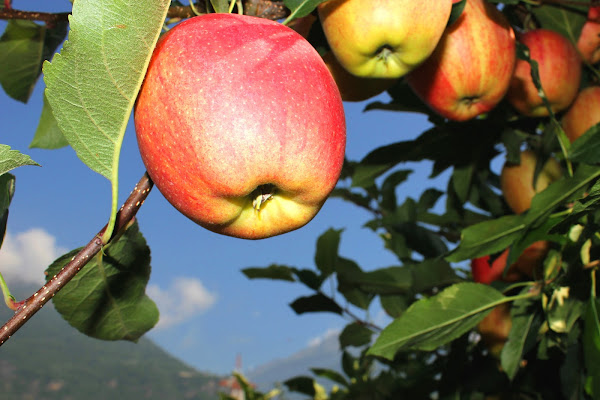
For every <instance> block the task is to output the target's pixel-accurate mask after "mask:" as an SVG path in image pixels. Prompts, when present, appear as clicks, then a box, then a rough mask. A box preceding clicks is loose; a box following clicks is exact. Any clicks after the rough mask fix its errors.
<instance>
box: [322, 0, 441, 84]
mask: <svg viewBox="0 0 600 400" xmlns="http://www.w3.org/2000/svg"><path fill="white" fill-rule="evenodd" d="M451 9H452V0H421V1H414V0H328V1H326V2H325V3H321V4H320V5H319V7H318V13H319V18H320V21H321V25H322V26H323V31H324V33H325V37H326V38H327V42H328V43H329V46H330V47H331V50H332V51H333V53H334V54H335V56H336V58H337V59H338V61H339V62H340V64H341V65H342V66H343V67H344V68H345V69H346V70H348V71H349V72H350V73H352V74H354V75H357V76H362V77H370V78H400V77H401V76H403V75H405V74H406V73H407V72H408V71H410V70H412V69H414V68H415V67H416V66H417V65H419V64H420V63H422V62H423V61H425V59H426V58H427V57H429V55H430V54H431V53H432V52H433V49H435V46H436V44H437V42H438V41H439V40H440V37H441V36H442V33H443V32H444V28H445V27H446V25H447V23H448V19H449V18H450V10H451Z"/></svg>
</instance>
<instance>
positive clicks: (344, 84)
mask: <svg viewBox="0 0 600 400" xmlns="http://www.w3.org/2000/svg"><path fill="white" fill-rule="evenodd" d="M323 61H325V65H327V68H329V71H330V72H331V75H333V79H334V80H335V83H336V84H337V86H338V89H339V90H340V95H341V96H342V100H343V101H363V100H367V99H370V98H371V97H373V96H377V95H378V94H380V93H382V92H384V91H386V90H387V89H389V88H390V87H392V85H393V84H395V83H396V82H398V79H385V78H362V77H360V76H356V75H352V74H351V73H350V72H348V71H346V70H345V69H344V67H342V66H341V65H340V63H339V62H338V61H337V59H336V58H335V56H334V55H333V53H332V52H331V51H329V52H327V53H325V55H324V56H323Z"/></svg>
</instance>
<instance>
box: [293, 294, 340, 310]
mask: <svg viewBox="0 0 600 400" xmlns="http://www.w3.org/2000/svg"><path fill="white" fill-rule="evenodd" d="M290 307H292V309H293V310H294V311H295V312H296V314H304V313H308V312H332V313H336V314H340V315H341V314H342V311H343V310H342V308H341V307H340V306H339V305H338V304H337V303H336V302H335V301H333V300H332V299H330V298H329V297H327V296H325V295H324V294H322V293H317V294H315V295H312V296H304V297H299V298H297V299H296V300H294V301H293V302H292V303H291V304H290Z"/></svg>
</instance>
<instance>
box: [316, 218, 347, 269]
mask: <svg viewBox="0 0 600 400" xmlns="http://www.w3.org/2000/svg"><path fill="white" fill-rule="evenodd" d="M342 232H343V229H337V230H336V229H333V228H329V229H328V230H327V231H326V232H325V233H323V234H322V235H321V236H319V238H318V239H317V249H316V251H315V265H316V266H317V268H318V269H319V271H321V272H322V274H323V277H327V276H329V275H331V274H332V273H333V271H335V266H336V264H337V260H338V249H339V247H340V239H341V236H342Z"/></svg>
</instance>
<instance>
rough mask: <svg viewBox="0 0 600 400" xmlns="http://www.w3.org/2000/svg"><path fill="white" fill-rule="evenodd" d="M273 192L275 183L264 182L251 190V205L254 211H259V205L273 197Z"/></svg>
mask: <svg viewBox="0 0 600 400" xmlns="http://www.w3.org/2000/svg"><path fill="white" fill-rule="evenodd" d="M274 194H275V185H272V184H270V183H269V184H266V185H260V186H259V187H257V188H256V189H254V191H253V192H252V207H254V209H255V210H256V211H260V207H261V206H262V205H263V204H264V203H266V202H267V201H268V200H270V199H272V198H273V195H274Z"/></svg>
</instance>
